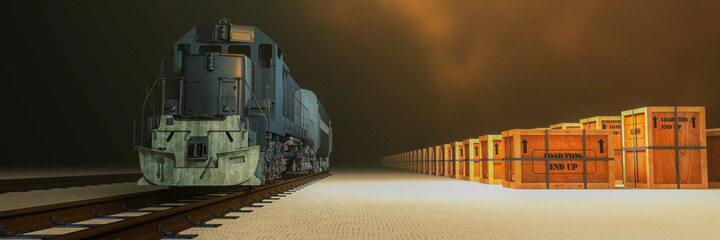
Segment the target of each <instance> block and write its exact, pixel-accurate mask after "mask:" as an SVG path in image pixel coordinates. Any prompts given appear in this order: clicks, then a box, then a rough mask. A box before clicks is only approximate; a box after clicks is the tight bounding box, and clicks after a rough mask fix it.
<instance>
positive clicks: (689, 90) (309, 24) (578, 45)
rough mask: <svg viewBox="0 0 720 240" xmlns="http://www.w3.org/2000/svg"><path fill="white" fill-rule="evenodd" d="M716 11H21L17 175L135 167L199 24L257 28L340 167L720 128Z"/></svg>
mask: <svg viewBox="0 0 720 240" xmlns="http://www.w3.org/2000/svg"><path fill="white" fill-rule="evenodd" d="M718 5H720V3H718V2H716V1H692V2H686V1H633V2H627V1H551V2H547V1H542V2H541V1H513V2H498V1H461V0H458V1H417V0H390V1H383V0H376V1H310V0H308V1H259V2H255V1H247V2H245V1H69V2H61V1H47V2H28V1H15V2H11V3H9V6H7V7H5V8H4V9H3V11H4V14H3V18H4V22H5V23H6V24H5V26H6V29H5V30H6V31H5V32H6V33H7V34H5V35H6V37H5V40H7V43H6V44H4V45H5V46H6V48H5V49H4V50H5V52H4V54H3V58H2V61H3V62H2V68H3V69H2V77H3V78H4V79H6V81H5V84H6V85H5V89H6V92H7V93H6V94H4V95H3V100H4V101H5V102H6V103H7V105H8V107H7V108H6V109H5V111H6V112H7V113H6V114H5V115H6V116H8V117H5V119H4V120H5V124H6V125H7V126H10V127H9V129H8V130H7V133H6V134H5V135H4V137H3V154H4V156H7V157H6V158H4V159H3V160H2V161H3V162H4V163H9V164H23V163H31V164H50V163H71V164H135V163H136V161H137V159H136V156H135V153H134V152H133V151H132V149H131V148H130V139H131V136H132V135H131V127H132V126H131V124H132V118H133V117H134V114H135V111H136V110H137V109H136V108H137V107H138V106H139V104H140V101H141V100H142V99H141V98H142V93H143V91H144V89H145V86H146V85H147V84H148V83H149V82H150V81H151V80H152V79H154V78H155V77H156V76H157V74H158V69H159V62H160V59H161V58H169V52H170V49H171V44H172V42H174V41H175V40H176V39H177V38H178V37H179V36H181V35H182V34H184V33H185V32H186V31H188V30H189V29H190V28H191V27H192V26H195V25H204V24H211V23H215V22H217V20H218V19H220V18H221V17H228V18H230V19H231V20H232V21H233V23H235V24H241V25H254V26H258V27H259V28H260V29H262V31H264V32H265V33H267V34H268V35H270V36H271V37H272V38H273V39H274V40H276V41H277V42H278V43H279V44H280V46H281V47H282V48H283V50H285V51H286V52H287V53H288V55H289V65H290V67H291V69H292V70H291V74H293V75H294V76H295V78H296V79H298V81H299V82H300V84H301V85H302V86H303V87H304V88H307V89H310V90H313V91H315V92H316V93H317V95H318V96H319V98H320V99H321V101H323V103H324V104H325V106H326V107H327V109H328V111H329V112H330V115H331V117H332V119H333V125H334V128H335V129H334V130H335V153H334V157H333V159H334V162H335V164H336V165H344V166H363V165H375V164H376V162H377V159H378V157H379V156H381V155H385V154H391V153H394V152H399V151H405V150H410V149H415V148H420V147H424V146H429V145H437V144H440V143H446V142H450V141H453V140H459V139H463V138H468V137H477V136H479V135H482V134H490V133H499V132H500V131H502V130H507V129H512V128H534V127H543V126H547V125H549V124H553V123H559V122H571V121H577V120H578V119H580V118H585V117H590V116H596V115H619V113H620V111H622V110H627V109H631V108H635V107H641V106H647V105H704V106H706V107H707V117H708V127H720V100H718V98H717V92H718V90H720V81H718V80H717V79H719V77H720V69H719V68H718V67H717V65H718V63H720V45H718V44H717V42H720V29H718V28H716V27H715V26H714V25H715V23H717V22H720V15H718V14H716V10H717V9H718V7H719V6H718Z"/></svg>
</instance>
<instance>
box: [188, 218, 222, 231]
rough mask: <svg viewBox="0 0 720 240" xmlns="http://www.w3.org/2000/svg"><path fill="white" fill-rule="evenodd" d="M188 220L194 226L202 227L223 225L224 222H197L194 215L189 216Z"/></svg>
mask: <svg viewBox="0 0 720 240" xmlns="http://www.w3.org/2000/svg"><path fill="white" fill-rule="evenodd" d="M187 222H188V223H190V224H192V225H193V227H200V228H216V227H220V226H222V224H219V223H206V222H196V221H193V220H192V216H187Z"/></svg>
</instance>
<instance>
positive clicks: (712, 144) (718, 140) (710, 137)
mask: <svg viewBox="0 0 720 240" xmlns="http://www.w3.org/2000/svg"><path fill="white" fill-rule="evenodd" d="M706 135H707V165H708V185H709V186H710V187H712V188H720V128H715V129H708V130H707V132H706Z"/></svg>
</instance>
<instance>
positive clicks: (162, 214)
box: [0, 171, 329, 240]
mask: <svg viewBox="0 0 720 240" xmlns="http://www.w3.org/2000/svg"><path fill="white" fill-rule="evenodd" d="M327 176H329V172H328V171H323V172H318V173H315V174H311V175H306V176H302V177H297V178H293V179H289V180H284V181H278V182H276V183H273V184H270V185H265V186H260V187H254V188H237V187H235V188H231V187H228V188H175V189H165V190H157V191H148V192H141V193H133V194H125V195H119V196H113V197H105V198H98V199H91V200H84V201H76V202H69V203H61V204H53V205H47V206H40V207H32V208H26V209H18V210H10V211H5V212H0V226H2V229H0V239H28V238H32V239H113V240H115V239H160V238H192V237H194V236H188V235H180V234H178V232H180V231H182V230H185V229H188V228H191V227H217V225H213V224H206V223H205V222H206V221H209V220H211V219H214V218H236V217H230V216H226V215H225V214H227V213H230V212H250V211H252V210H249V209H250V208H253V207H261V206H262V205H255V204H256V203H260V204H261V203H269V202H270V201H271V200H278V199H279V197H283V196H284V194H291V193H292V192H294V191H295V190H297V189H298V188H302V187H304V186H305V184H309V183H310V182H312V181H316V180H319V179H321V178H324V177H327ZM87 220H90V222H92V221H98V220H99V221H106V223H88V221H87ZM48 228H52V229H51V230H53V229H56V228H75V230H76V231H73V232H70V233H67V234H62V233H60V234H58V233H53V234H46V233H41V234H36V233H32V232H33V231H36V230H41V229H48Z"/></svg>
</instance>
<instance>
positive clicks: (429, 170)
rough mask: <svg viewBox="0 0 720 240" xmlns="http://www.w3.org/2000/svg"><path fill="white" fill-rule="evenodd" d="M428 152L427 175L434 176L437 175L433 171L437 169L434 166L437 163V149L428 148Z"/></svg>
mask: <svg viewBox="0 0 720 240" xmlns="http://www.w3.org/2000/svg"><path fill="white" fill-rule="evenodd" d="M427 152H428V158H427V162H425V165H426V167H427V171H426V172H425V173H427V174H430V175H432V174H435V172H433V169H434V168H435V165H434V164H433V163H434V161H435V147H429V148H427Z"/></svg>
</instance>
